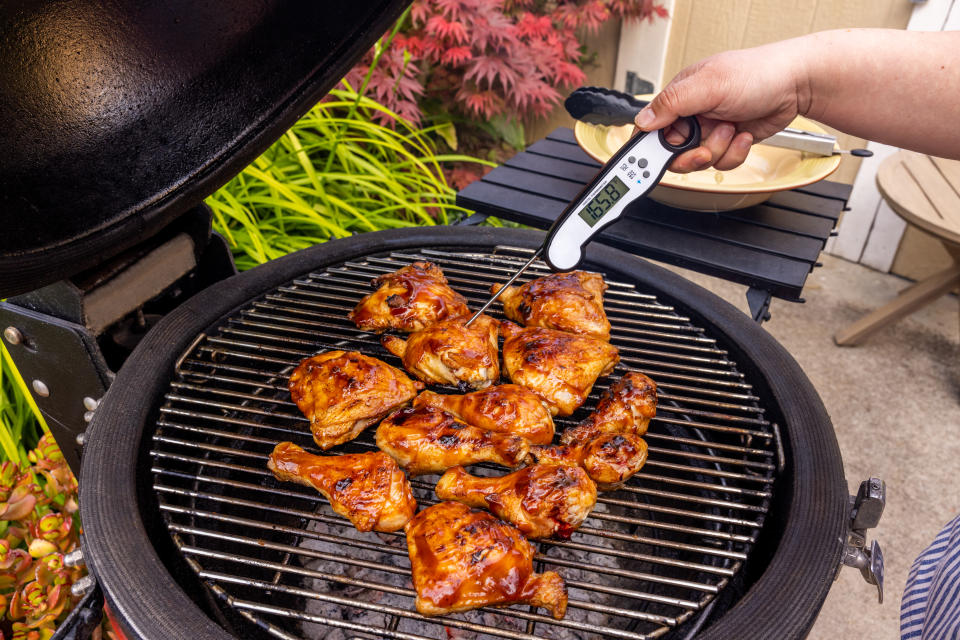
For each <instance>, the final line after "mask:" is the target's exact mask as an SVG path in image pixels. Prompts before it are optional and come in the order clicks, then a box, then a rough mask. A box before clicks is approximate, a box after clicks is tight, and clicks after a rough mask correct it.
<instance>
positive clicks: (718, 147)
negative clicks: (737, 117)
mask: <svg viewBox="0 0 960 640" xmlns="http://www.w3.org/2000/svg"><path fill="white" fill-rule="evenodd" d="M736 133H737V128H736V127H735V126H734V125H733V123H731V122H720V123H718V124H717V126H715V127H714V128H713V131H711V132H710V133H709V135H707V136H706V137H705V138H702V142H701V143H700V146H703V147H706V148H707V149H709V150H710V158H711V160H712V161H713V163H716V161H717V160H719V159H720V158H722V157H723V155H724V154H725V153H726V152H727V148H728V147H729V146H730V143H731V141H733V137H734V136H735V135H736Z"/></svg>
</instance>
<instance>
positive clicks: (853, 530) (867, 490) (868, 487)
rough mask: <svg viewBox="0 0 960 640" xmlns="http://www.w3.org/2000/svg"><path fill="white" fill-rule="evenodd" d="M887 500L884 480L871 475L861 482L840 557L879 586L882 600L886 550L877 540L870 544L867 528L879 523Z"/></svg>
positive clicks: (878, 592)
mask: <svg viewBox="0 0 960 640" xmlns="http://www.w3.org/2000/svg"><path fill="white" fill-rule="evenodd" d="M886 504H887V485H886V483H885V482H884V481H883V480H881V479H880V478H870V479H869V480H864V481H863V482H861V483H860V490H859V491H857V495H855V496H850V524H849V531H848V532H847V542H846V544H845V545H844V548H843V556H842V558H841V561H842V562H843V564H845V565H846V566H848V567H855V568H857V569H859V570H860V575H862V576H863V579H864V580H866V581H867V584H872V585H875V586H876V587H877V597H878V599H879V602H880V603H881V604H883V551H881V549H880V544H879V543H878V542H877V541H876V540H874V541H873V542H872V543H871V544H870V546H869V547H867V529H872V528H874V527H876V526H877V525H878V524H879V523H880V517H881V516H882V515H883V508H884V506H886ZM838 575H839V572H838Z"/></svg>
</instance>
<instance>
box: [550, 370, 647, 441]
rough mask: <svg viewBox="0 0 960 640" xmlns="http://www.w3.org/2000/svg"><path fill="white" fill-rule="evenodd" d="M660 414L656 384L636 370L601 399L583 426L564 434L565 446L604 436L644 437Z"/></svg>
mask: <svg viewBox="0 0 960 640" xmlns="http://www.w3.org/2000/svg"><path fill="white" fill-rule="evenodd" d="M656 414H657V384H656V383H655V382H654V381H653V380H651V379H650V378H648V377H647V376H645V375H643V374H642V373H639V372H637V371H630V372H629V373H626V374H624V376H623V377H622V378H620V379H619V380H617V381H616V382H614V383H613V384H612V385H610V388H609V389H607V390H606V391H604V392H603V395H602V396H600V402H599V403H598V404H597V408H596V410H595V411H594V412H593V413H592V414H590V416H589V417H588V418H587V419H586V420H584V421H583V422H582V423H580V424H578V425H577V426H575V427H571V428H569V429H567V430H566V431H564V432H563V433H562V434H561V436H560V442H562V443H564V444H570V443H576V442H586V441H587V440H590V439H591V438H594V437H596V436H598V435H600V434H602V433H614V434H616V433H624V434H625V433H630V434H633V435H635V436H642V435H643V434H645V433H646V432H647V426H648V425H649V424H650V419H651V418H653V417H654V416H655V415H656Z"/></svg>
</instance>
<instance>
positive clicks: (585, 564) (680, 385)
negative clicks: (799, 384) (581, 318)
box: [151, 247, 777, 640]
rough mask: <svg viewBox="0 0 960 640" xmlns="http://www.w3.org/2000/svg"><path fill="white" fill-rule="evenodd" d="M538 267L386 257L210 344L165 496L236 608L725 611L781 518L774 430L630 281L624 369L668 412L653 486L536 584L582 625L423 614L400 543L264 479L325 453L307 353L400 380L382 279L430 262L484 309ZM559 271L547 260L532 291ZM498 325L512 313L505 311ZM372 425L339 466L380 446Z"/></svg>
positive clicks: (524, 627) (367, 623) (182, 417)
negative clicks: (304, 364)
mask: <svg viewBox="0 0 960 640" xmlns="http://www.w3.org/2000/svg"><path fill="white" fill-rule="evenodd" d="M529 256H530V252H529V251H527V250H524V249H517V248H511V247H497V248H496V249H495V250H493V252H492V253H475V252H463V251H457V250H455V249H450V250H444V251H440V250H423V251H421V252H417V253H414V252H395V253H392V254H389V255H383V256H371V257H368V258H366V259H364V260H362V261H355V262H347V263H345V264H343V265H341V266H339V267H332V268H328V269H326V270H325V271H323V272H321V273H311V274H309V275H306V276H303V277H302V278H299V279H297V280H294V281H293V282H290V283H288V284H287V285H286V286H281V287H279V288H277V289H276V290H274V291H271V292H269V293H267V294H266V295H264V296H262V297H260V298H258V299H256V300H254V301H252V302H251V303H249V304H248V305H247V306H246V307H244V308H242V309H240V310H239V311H236V312H234V313H233V314H232V315H231V316H230V317H228V318H226V319H225V320H224V321H223V322H222V323H221V324H220V326H219V327H218V328H217V329H216V330H214V331H211V332H210V334H209V335H207V334H202V335H200V336H198V338H197V340H196V341H195V342H194V343H193V344H192V345H191V347H190V348H189V349H188V350H187V351H186V352H185V353H184V355H183V356H182V357H181V359H180V360H179V361H178V364H177V369H176V374H175V376H174V381H173V382H171V384H170V388H169V390H168V392H167V394H166V402H165V404H164V405H163V406H162V408H161V409H160V417H159V419H158V420H157V429H156V432H155V434H154V436H153V449H152V451H151V456H152V459H153V468H152V472H153V474H154V486H153V488H154V491H155V495H156V498H157V500H158V504H159V509H160V511H161V513H162V514H163V517H164V520H165V522H166V524H167V527H168V529H169V532H170V534H171V536H172V538H173V541H174V543H175V544H176V545H177V547H179V549H180V550H181V552H182V553H183V555H184V557H185V558H186V560H187V562H188V564H189V565H190V567H191V568H192V569H193V570H194V571H196V573H197V574H198V575H199V577H200V578H201V579H202V580H203V581H204V583H205V584H206V585H207V586H208V587H209V588H210V589H211V590H212V592H213V593H214V594H215V595H216V596H217V598H219V600H220V601H221V602H222V603H223V604H224V605H226V608H228V609H230V610H232V611H234V612H236V613H239V614H240V615H242V616H243V617H245V618H247V619H248V620H250V621H252V622H254V623H256V624H257V625H258V626H259V627H260V628H261V629H265V630H266V631H267V632H268V633H269V634H271V635H273V636H275V637H280V638H298V637H324V638H331V639H334V638H371V637H386V638H396V639H403V640H422V639H426V638H476V637H499V638H512V639H517V640H520V639H532V638H540V637H547V638H633V639H637V638H655V637H660V636H663V635H664V634H669V633H671V632H672V631H674V630H676V629H677V628H678V627H679V626H680V625H681V624H683V623H684V622H687V621H688V620H690V624H689V625H686V626H685V627H684V628H683V632H684V633H686V632H687V631H688V630H689V629H690V628H691V626H695V625H696V624H697V622H696V621H692V620H691V618H692V617H693V616H694V615H695V614H698V615H700V616H703V615H705V614H706V613H707V612H708V605H710V603H711V602H712V601H713V600H714V598H715V596H716V595H717V594H718V593H719V592H720V590H721V589H723V588H724V586H726V585H727V584H728V582H729V581H730V580H731V578H733V577H734V576H735V575H736V574H737V572H738V571H739V570H740V568H741V566H742V564H743V562H744V560H746V559H747V557H748V554H749V552H750V549H751V546H752V544H753V543H754V542H755V540H756V537H757V535H758V533H759V530H760V528H761V526H762V524H763V518H764V515H765V513H766V511H767V508H768V506H769V500H770V498H771V489H772V483H773V479H774V474H775V472H776V470H777V464H776V457H775V453H776V439H775V426H773V425H771V424H769V423H768V422H767V421H766V420H765V419H764V411H763V409H762V408H761V407H760V405H759V402H760V400H759V398H757V397H756V396H755V395H754V393H753V390H752V389H751V386H750V385H749V384H748V383H747V382H746V381H745V379H744V376H743V375H742V374H741V373H740V372H739V371H738V370H737V368H736V365H735V363H733V362H731V361H730V360H729V358H728V357H727V354H726V352H725V351H723V350H722V349H720V348H719V347H718V346H717V344H716V342H715V340H713V339H711V338H710V337H709V336H708V335H706V334H705V333H704V331H703V330H702V329H699V328H697V327H695V326H693V325H692V324H691V323H690V320H689V319H688V318H685V317H682V316H680V315H679V314H678V313H676V312H675V311H674V309H673V308H671V307H670V306H667V305H665V304H663V303H661V302H659V301H658V300H657V298H656V297H655V296H653V295H649V294H647V293H644V292H642V291H638V290H637V289H636V288H635V287H634V286H633V285H631V284H627V283H622V282H617V281H616V278H615V277H605V280H606V281H607V283H608V284H609V285H610V288H609V290H608V291H607V293H606V298H605V307H606V310H607V313H608V316H609V318H610V320H611V323H612V325H613V337H612V342H613V343H614V344H615V345H617V347H618V348H619V349H620V355H621V364H620V365H619V366H618V368H617V371H616V372H615V374H614V375H615V376H616V375H620V374H622V373H623V372H624V371H626V370H628V369H634V370H639V371H642V372H644V373H647V374H648V375H650V376H651V377H652V378H653V379H654V380H656V382H657V384H658V385H659V388H660V404H659V409H658V415H657V418H655V419H654V420H653V421H652V422H651V425H650V430H649V432H648V434H647V436H646V440H647V442H648V444H649V459H648V462H647V464H646V466H645V467H644V469H643V470H642V472H641V473H639V474H637V475H636V476H635V477H634V478H632V479H631V481H630V482H629V483H628V485H627V486H626V487H624V488H622V489H620V490H619V491H616V492H612V493H602V494H600V498H599V500H598V501H597V506H596V509H595V510H594V512H593V513H592V514H591V516H590V518H589V519H588V520H587V521H586V522H585V523H584V525H583V526H582V527H581V528H580V529H579V530H578V531H577V532H576V533H574V535H573V537H572V538H571V539H570V540H569V541H553V540H550V541H541V542H538V543H536V544H537V548H538V550H539V553H538V555H537V562H536V567H535V568H536V570H537V571H543V570H547V569H552V570H556V571H558V572H559V573H560V574H561V575H563V576H564V578H565V580H566V581H567V585H568V588H569V597H570V600H569V608H568V612H567V616H566V618H565V619H564V620H560V621H557V620H553V619H552V618H551V617H549V616H547V615H544V614H542V613H540V612H538V611H536V610H534V609H532V608H530V607H525V606H514V607H510V608H507V609H495V608H487V609H482V610H479V611H474V612H469V613H466V614H458V615H453V616H448V617H443V618H433V619H427V618H423V617H422V616H420V615H419V614H417V613H416V611H415V609H414V607H413V598H414V595H415V594H414V591H413V588H412V583H411V581H410V577H409V559H408V558H407V551H406V542H405V538H404V536H403V532H402V531H401V532H397V533H395V534H377V533H367V534H362V533H359V532H357V531H356V530H355V529H354V528H353V527H352V525H351V524H350V523H349V521H347V520H346V519H344V518H342V517H341V516H338V515H336V514H334V513H333V511H332V510H331V509H330V508H329V505H327V504H326V502H325V501H324V500H323V499H322V498H321V497H320V496H319V495H318V494H316V493H315V492H314V491H312V490H311V489H307V488H305V487H299V486H296V485H292V484H289V483H281V482H278V481H276V480H275V479H274V478H273V476H272V474H271V473H270V472H269V471H268V470H267V469H266V458H267V454H269V452H270V451H271V450H272V448H273V446H274V445H275V444H276V443H277V442H279V441H281V440H292V441H293V442H296V443H298V444H300V445H302V446H305V447H308V448H311V449H313V450H314V451H315V450H316V449H315V447H313V446H312V440H311V438H310V435H309V428H308V422H307V420H306V418H304V417H303V416H302V415H301V414H300V412H299V411H298V410H297V408H296V406H295V405H294V404H293V403H292V402H291V401H290V397H289V393H288V392H287V387H286V385H287V377H288V376H289V373H290V371H291V370H292V369H293V367H294V366H296V364H297V363H298V362H299V361H300V360H301V359H303V358H305V357H308V356H310V355H313V354H314V353H316V352H318V351H322V350H327V349H335V348H343V349H354V350H359V351H362V352H365V353H368V354H370V355H373V356H376V357H379V358H382V359H384V360H386V361H387V362H390V363H391V364H394V365H396V366H401V365H400V363H399V361H398V359H396V358H394V357H393V356H391V355H389V354H388V353H387V352H386V351H385V350H384V349H382V348H381V347H380V345H379V342H378V337H377V336H374V335H372V334H369V333H364V332H361V331H359V330H358V329H356V328H355V327H354V326H353V325H352V324H351V323H350V322H349V321H348V320H347V318H346V315H347V312H348V311H349V310H350V309H352V308H353V306H354V305H355V304H356V303H357V301H358V300H359V299H360V297H361V296H362V295H365V294H366V293H369V292H370V291H371V288H370V287H369V280H370V279H371V278H372V277H374V276H376V275H379V274H382V273H386V272H389V271H393V270H395V269H397V268H399V267H401V266H403V265H405V264H409V263H411V262H414V261H416V260H424V259H426V260H431V261H433V262H435V263H437V264H438V265H440V267H441V268H442V269H443V270H444V273H445V274H446V275H447V278H448V279H449V280H450V284H451V286H452V287H453V288H454V289H456V290H457V291H459V292H460V293H462V294H463V295H465V296H466V297H467V299H468V300H469V302H470V304H471V306H472V307H474V308H477V307H478V306H479V305H480V304H481V303H482V302H483V301H484V300H485V298H486V296H487V288H488V287H489V285H490V284H491V283H493V282H498V281H499V282H502V281H504V280H505V279H506V277H507V276H508V275H510V274H511V273H512V272H513V271H514V270H515V269H516V268H517V267H518V266H519V265H520V264H522V263H523V262H524V261H525V260H526V259H527V258H529ZM546 273H548V271H547V269H546V267H545V265H544V264H543V263H542V262H535V263H534V265H533V266H532V267H531V269H530V270H529V271H528V272H527V273H526V274H524V279H525V280H528V279H530V278H534V277H539V276H542V275H545V274H546ZM491 315H493V316H494V317H502V315H501V314H500V307H499V305H495V306H494V307H493V309H492V313H491ZM609 381H610V379H602V380H601V381H600V382H599V383H598V384H597V385H596V386H595V388H594V392H593V393H592V394H591V396H590V399H589V400H588V401H587V403H586V404H585V406H584V407H582V408H581V409H580V410H579V411H578V412H577V413H576V414H575V415H574V416H572V417H570V418H559V419H557V420H556V423H557V430H558V432H559V431H561V430H562V429H564V428H565V427H567V426H569V425H572V424H574V423H576V422H577V421H579V420H581V419H582V418H583V417H584V416H585V415H586V414H587V412H589V411H590V410H592V409H593V408H594V407H595V406H596V401H597V398H598V397H599V393H600V392H601V391H602V390H603V389H605V388H606V387H607V385H608V384H609ZM451 391H452V390H451ZM454 392H455V391H454ZM373 431H374V429H373V428H371V429H368V430H367V431H366V432H364V434H362V435H361V436H360V438H358V439H357V440H355V441H353V442H351V443H348V444H346V445H343V446H341V447H337V448H336V449H335V450H334V451H333V452H332V453H342V452H354V451H369V450H371V449H372V448H374V444H373V437H372V436H373ZM474 470H475V471H476V470H477V467H474ZM480 472H481V473H488V474H494V473H496V474H499V473H504V470H502V469H496V468H494V467H483V466H481V467H480ZM436 479H437V477H436V476H424V477H421V478H416V479H414V480H413V481H412V485H413V487H414V492H415V494H416V497H417V499H418V501H419V502H420V504H421V505H423V506H428V505H430V504H434V503H435V502H436V496H435V495H434V494H433V491H432V489H433V486H434V484H435V482H436Z"/></svg>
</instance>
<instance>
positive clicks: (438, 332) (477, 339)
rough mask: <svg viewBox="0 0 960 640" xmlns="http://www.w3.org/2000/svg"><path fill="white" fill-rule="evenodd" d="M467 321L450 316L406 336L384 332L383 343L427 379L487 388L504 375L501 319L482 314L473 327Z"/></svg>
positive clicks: (414, 371)
mask: <svg viewBox="0 0 960 640" xmlns="http://www.w3.org/2000/svg"><path fill="white" fill-rule="evenodd" d="M465 322H466V319H459V320H446V321H444V322H438V323H437V324H435V325H432V326H430V327H427V328H426V329H421V330H420V331H417V332H415V333H413V334H412V335H411V336H410V337H409V338H407V339H406V340H404V339H403V338H398V337H397V336H383V338H381V339H380V343H381V344H382V345H383V346H384V347H385V348H386V350H387V351H389V352H390V353H392V354H393V355H395V356H397V357H399V358H401V359H402V360H403V366H404V367H406V369H407V371H409V372H410V373H412V374H413V375H414V376H416V377H417V378H419V379H420V380H423V381H424V382H434V383H437V384H452V385H457V386H459V387H460V389H461V390H463V391H465V390H466V389H468V388H473V389H483V388H485V387H489V386H490V385H491V384H493V383H494V382H496V381H497V380H498V379H500V359H499V358H498V356H497V328H498V325H499V323H498V322H497V321H496V320H494V319H493V318H491V317H490V316H480V317H479V318H477V319H476V320H475V321H474V322H473V324H471V325H470V326H469V327H466V326H464V323H465Z"/></svg>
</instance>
